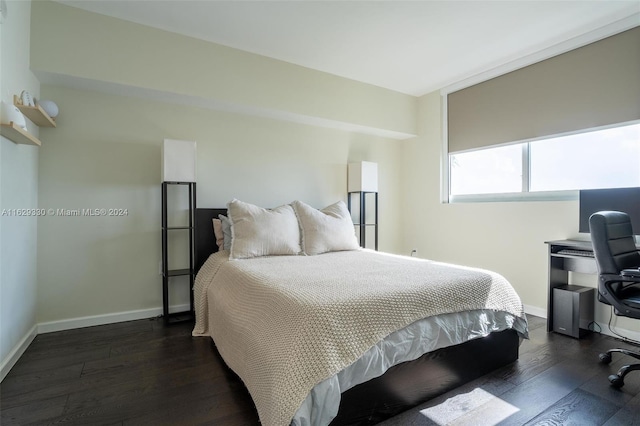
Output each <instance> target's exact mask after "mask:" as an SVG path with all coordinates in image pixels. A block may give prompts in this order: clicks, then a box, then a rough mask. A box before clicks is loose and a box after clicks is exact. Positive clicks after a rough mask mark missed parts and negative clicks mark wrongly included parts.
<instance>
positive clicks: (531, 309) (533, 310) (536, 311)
mask: <svg viewBox="0 0 640 426" xmlns="http://www.w3.org/2000/svg"><path fill="white" fill-rule="evenodd" d="M524 313H525V314H530V315H535V316H537V317H540V318H544V319H547V309H546V308H538V307H537V306H531V305H524Z"/></svg>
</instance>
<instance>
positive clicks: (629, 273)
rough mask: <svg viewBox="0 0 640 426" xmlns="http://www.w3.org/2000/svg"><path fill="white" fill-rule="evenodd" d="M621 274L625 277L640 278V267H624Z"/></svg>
mask: <svg viewBox="0 0 640 426" xmlns="http://www.w3.org/2000/svg"><path fill="white" fill-rule="evenodd" d="M620 275H621V276H623V277H629V278H637V279H639V280H640V268H633V269H623V270H622V271H620Z"/></svg>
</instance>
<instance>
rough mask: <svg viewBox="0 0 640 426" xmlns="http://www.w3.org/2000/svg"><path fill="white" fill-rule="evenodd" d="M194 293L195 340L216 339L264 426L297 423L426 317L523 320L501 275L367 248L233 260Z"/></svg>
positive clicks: (211, 270)
mask: <svg viewBox="0 0 640 426" xmlns="http://www.w3.org/2000/svg"><path fill="white" fill-rule="evenodd" d="M228 254H229V253H228V251H222V252H219V253H216V254H214V255H212V256H211V258H210V259H209V260H208V261H207V262H206V263H205V265H204V266H203V267H202V269H201V270H200V272H199V274H198V276H197V278H196V284H195V287H194V293H195V298H196V325H195V328H194V331H193V335H194V336H211V337H212V338H213V339H214V341H215V343H216V346H217V348H218V351H219V352H220V354H221V355H222V357H223V358H224V360H225V362H226V363H227V364H228V365H229V367H231V368H232V369H233V370H234V371H235V372H236V373H237V374H238V375H239V376H240V378H241V379H242V380H243V381H244V383H245V385H246V386H247V389H248V390H249V392H250V394H251V396H252V398H253V400H254V403H255V404H256V408H257V410H258V415H259V416H260V420H261V422H262V423H263V424H264V425H267V426H276V425H282V426H285V425H289V424H290V423H291V420H292V418H293V417H294V414H295V413H296V411H297V410H298V408H299V407H300V406H301V404H302V403H303V402H304V401H305V398H307V395H308V394H309V392H310V391H311V389H312V388H313V387H314V386H315V385H316V384H318V383H320V382H322V381H323V380H325V379H327V378H329V377H332V376H334V375H335V374H336V373H338V372H339V371H341V370H343V369H344V368H345V367H347V366H349V365H350V364H352V363H353V362H354V361H356V360H357V359H358V358H359V357H361V356H362V355H363V354H364V353H365V352H367V350H368V349H370V348H371V347H373V346H374V345H376V343H377V342H379V341H381V340H382V339H384V338H385V337H386V336H388V335H390V334H391V333H393V332H394V331H396V330H399V329H402V328H404V327H406V326H408V325H409V324H412V323H413V322H415V321H417V320H420V319H422V318H426V317H430V316H434V315H441V314H448V313H454V312H462V311H474V310H488V311H500V312H505V313H508V314H509V315H512V316H513V317H516V318H524V311H523V306H522V303H521V301H520V298H519V297H518V295H517V294H516V292H515V291H514V289H513V288H512V287H511V285H510V284H509V283H508V282H507V281H506V280H505V279H504V278H503V277H502V276H500V275H499V274H496V273H494V272H490V271H485V270H480V269H474V268H466V267H460V266H454V265H449V264H443V263H438V262H432V261H427V260H422V259H414V258H407V257H402V256H393V255H386V254H383V253H379V252H373V251H369V250H360V251H350V252H337V253H326V254H323V255H319V256H286V257H262V258H256V259H248V260H236V261H229V258H228Z"/></svg>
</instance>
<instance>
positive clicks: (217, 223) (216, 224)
mask: <svg viewBox="0 0 640 426" xmlns="http://www.w3.org/2000/svg"><path fill="white" fill-rule="evenodd" d="M212 221H213V235H214V236H215V237H216V245H217V246H218V250H222V249H224V232H223V231H222V221H221V220H220V219H212Z"/></svg>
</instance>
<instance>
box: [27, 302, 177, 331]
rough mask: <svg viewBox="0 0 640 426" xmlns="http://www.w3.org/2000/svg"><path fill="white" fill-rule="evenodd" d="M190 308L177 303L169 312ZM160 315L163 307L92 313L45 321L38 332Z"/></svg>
mask: <svg viewBox="0 0 640 426" xmlns="http://www.w3.org/2000/svg"><path fill="white" fill-rule="evenodd" d="M188 310H189V305H175V306H171V307H170V309H169V312H182V311H188ZM160 315H162V308H153V309H142V310H139V311H127V312H116V313H113V314H104V315H92V316H89V317H80V318H70V319H65V320H60V321H50V322H43V323H40V324H38V334H44V333H53V332H55V331H64V330H72V329H74V328H82V327H93V326H95V325H104V324H114V323H117V322H125V321H134V320H139V319H146V318H153V317H157V316H160Z"/></svg>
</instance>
